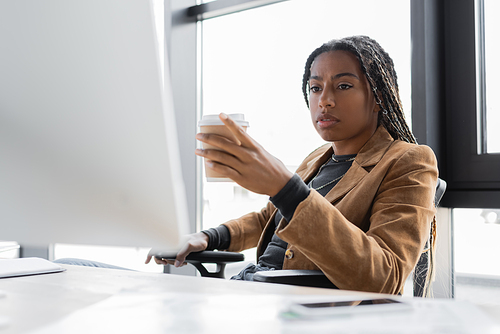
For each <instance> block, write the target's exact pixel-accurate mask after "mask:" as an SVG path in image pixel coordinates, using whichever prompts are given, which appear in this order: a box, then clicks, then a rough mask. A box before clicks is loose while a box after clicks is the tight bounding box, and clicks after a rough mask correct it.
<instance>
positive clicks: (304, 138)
mask: <svg viewBox="0 0 500 334" xmlns="http://www.w3.org/2000/svg"><path fill="white" fill-rule="evenodd" d="M386 8H391V19H390V20H383V19H381V17H384V15H385V14H384V11H385V10H386ZM339 13H355V15H339ZM394 27H397V29H394ZM358 34H363V35H369V36H370V37H372V38H374V39H376V40H377V41H378V42H379V43H380V44H381V45H382V46H383V47H384V48H385V49H386V51H387V52H388V53H389V54H390V55H391V57H392V58H393V59H394V62H395V66H396V71H397V73H398V79H399V87H400V93H401V97H402V101H403V105H404V108H405V112H406V118H407V120H408V122H409V123H410V121H411V116H410V112H411V96H410V94H411V88H410V86H411V73H410V70H411V43H410V1H400V0H384V1H378V2H373V1H354V2H353V1H351V2H346V1H331V0H327V1H325V0H293V1H284V2H280V3H277V4H273V5H268V6H263V7H259V8H255V9H251V10H246V11H242V12H237V13H233V14H229V15H225V16H220V17H215V18H211V19H206V20H203V21H202V43H201V44H202V46H203V49H202V92H203V96H202V101H203V102H202V111H203V114H218V113H220V112H225V113H244V114H245V115H246V118H247V120H249V121H250V128H249V129H248V132H249V134H250V135H251V136H252V137H253V138H254V139H256V140H257V141H258V142H259V143H260V144H262V145H263V147H264V148H266V149H267V150H268V151H269V152H270V153H271V154H273V155H274V156H276V157H277V158H279V159H280V160H281V161H283V163H284V164H285V165H286V166H287V167H288V168H289V170H291V171H295V169H296V168H297V167H298V165H299V164H300V163H301V161H302V160H303V159H304V158H305V157H306V156H307V155H308V154H309V153H310V152H312V151H313V150H314V149H315V148H317V147H319V146H321V145H323V144H324V142H323V141H322V140H321V138H320V137H319V135H318V134H317V133H316V131H315V130H314V128H313V126H312V124H311V120H310V116H309V111H308V109H307V107H306V104H305V102H304V98H303V96H302V90H301V87H302V86H301V85H302V74H303V70H304V64H305V62H306V59H307V57H308V56H309V54H310V53H311V52H312V51H313V50H314V49H315V48H316V47H319V46H320V45H321V44H322V43H324V42H326V41H328V40H330V39H334V38H342V37H345V36H350V35H358ZM203 180H204V179H203ZM202 186H203V206H202V207H203V212H202V220H203V224H202V228H203V229H206V228H209V227H215V226H218V225H219V224H221V223H223V222H225V221H227V220H229V219H232V218H237V217H240V216H241V215H243V214H245V213H248V212H251V211H258V210H260V209H261V208H262V207H263V206H264V205H265V203H266V202H267V200H268V197H267V196H260V195H256V194H253V193H250V192H248V191H246V190H245V189H243V188H241V187H239V186H237V185H236V184H235V183H212V182H205V181H203V185H202ZM245 256H246V259H247V260H249V261H253V262H254V261H255V250H249V251H246V252H245ZM228 275H230V274H229V273H226V276H228ZM409 291H411V289H410V290H409Z"/></svg>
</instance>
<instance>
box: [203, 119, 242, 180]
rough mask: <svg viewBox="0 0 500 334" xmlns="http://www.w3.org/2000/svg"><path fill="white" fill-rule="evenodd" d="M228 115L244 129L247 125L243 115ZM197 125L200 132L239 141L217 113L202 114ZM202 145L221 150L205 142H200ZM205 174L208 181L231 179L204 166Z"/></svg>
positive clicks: (206, 147) (238, 142)
mask: <svg viewBox="0 0 500 334" xmlns="http://www.w3.org/2000/svg"><path fill="white" fill-rule="evenodd" d="M228 116H229V117H231V118H232V119H233V120H234V121H235V122H236V123H237V124H238V125H240V126H241V127H242V128H243V129H245V131H246V129H247V128H248V126H249V125H248V121H245V115H243V114H229V115H228ZM198 126H199V127H200V132H201V133H214V134H217V135H219V136H223V137H226V138H228V139H229V140H231V141H233V142H235V143H237V144H238V145H239V144H240V141H239V140H238V139H237V138H236V137H235V136H234V135H233V133H232V132H231V131H230V130H229V129H228V128H227V127H226V126H225V125H224V123H222V121H221V120H220V118H219V115H204V116H203V118H202V119H201V120H200V121H199V122H198ZM202 146H203V149H215V150H219V151H223V150H221V149H220V148H219V147H215V146H212V145H208V144H206V143H202ZM205 175H206V177H207V181H208V182H232V180H231V179H228V178H226V177H224V176H222V175H220V174H219V173H216V172H214V171H213V170H211V169H208V168H205Z"/></svg>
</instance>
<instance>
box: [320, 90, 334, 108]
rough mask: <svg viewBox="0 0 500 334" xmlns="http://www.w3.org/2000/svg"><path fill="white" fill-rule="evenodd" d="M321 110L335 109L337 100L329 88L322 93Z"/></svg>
mask: <svg viewBox="0 0 500 334" xmlns="http://www.w3.org/2000/svg"><path fill="white" fill-rule="evenodd" d="M319 106H320V108H333V107H335V98H334V96H333V91H332V90H331V89H329V88H324V89H323V90H322V91H321V96H320V98H319Z"/></svg>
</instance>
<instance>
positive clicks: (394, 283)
mask: <svg viewBox="0 0 500 334" xmlns="http://www.w3.org/2000/svg"><path fill="white" fill-rule="evenodd" d="M302 86H303V93H304V98H305V101H306V104H307V105H308V107H309V109H310V112H311V119H312V122H313V125H314V127H315V129H316V130H317V132H318V133H319V135H320V136H321V137H322V138H323V139H324V140H325V141H327V142H329V143H328V144H326V145H324V146H322V147H320V148H319V149H317V150H315V151H314V152H312V153H311V154H310V155H309V156H308V157H307V158H306V159H305V160H304V162H303V163H302V164H301V165H300V166H299V168H298V169H297V171H296V173H295V174H292V173H291V172H289V171H288V170H287V169H286V167H285V166H284V165H283V164H282V163H281V162H280V161H279V160H277V159H276V158H274V157H273V156H271V155H270V154H269V153H268V152H266V151H265V150H264V149H263V148H262V147H261V146H260V145H259V144H258V143H256V142H255V141H254V140H253V139H252V138H251V137H250V136H248V135H247V134H246V133H245V131H244V130H243V129H241V128H240V127H239V126H238V125H237V124H236V123H234V122H233V121H232V120H231V119H230V118H229V117H227V116H226V115H223V114H221V115H220V118H221V120H222V121H223V122H224V124H225V125H226V126H227V127H228V128H229V129H230V130H231V131H232V132H233V133H234V134H235V135H236V137H237V138H238V139H239V140H240V141H241V145H237V144H235V143H233V142H231V141H228V140H226V139H225V138H223V137H220V136H217V135H211V134H198V135H197V139H198V140H200V141H202V142H205V143H208V144H211V145H214V146H217V147H220V148H221V149H223V150H225V151H226V152H228V153H224V152H222V151H218V150H202V149H198V150H196V154H197V155H199V156H201V157H204V158H205V159H206V160H207V162H206V168H210V169H213V170H214V171H216V172H218V173H221V174H223V175H225V176H227V177H229V178H231V179H232V180H234V181H235V182H237V183H238V184H240V185H241V186H243V187H244V188H246V189H248V190H250V191H253V192H256V193H259V194H267V195H269V196H270V201H269V204H268V205H267V206H266V207H265V208H264V209H262V210H261V211H260V212H259V213H250V214H247V215H245V216H243V217H241V218H239V219H236V220H231V221H229V222H226V223H224V224H223V225H221V226H219V227H217V228H216V229H210V230H207V231H203V232H200V233H196V234H193V235H191V236H190V238H189V241H188V242H187V243H186V244H185V245H184V247H183V248H182V249H181V250H180V251H179V253H178V255H177V258H176V260H175V262H173V264H175V266H180V265H183V264H184V260H185V258H186V256H187V255H188V254H189V253H190V252H194V251H201V250H205V249H222V250H228V251H241V250H244V249H248V248H251V247H255V246H257V253H258V259H259V261H258V263H257V265H251V266H249V267H247V268H245V269H244V270H243V271H242V272H241V273H240V274H239V275H237V276H236V277H235V279H245V280H251V279H252V276H253V273H254V272H256V271H259V270H272V269H316V270H317V269H320V270H322V271H323V272H324V273H325V275H326V276H327V277H328V279H329V280H330V281H331V282H332V283H333V284H334V285H335V286H337V287H338V288H340V289H348V290H359V291H372V292H382V293H391V294H397V293H400V292H401V291H402V289H403V287H404V283H405V280H406V279H407V277H408V275H409V274H410V273H411V271H412V270H413V268H414V266H415V264H416V263H417V260H418V258H419V257H420V254H421V252H422V250H423V248H424V245H425V242H426V241H427V239H428V236H429V230H430V222H431V221H432V220H433V216H434V214H435V209H434V204H433V197H434V189H435V186H436V182H437V176H438V170H437V164H436V159H435V156H434V154H433V152H432V150H431V149H430V148H428V147H426V146H421V145H416V142H415V139H414V137H413V135H412V133H411V131H410V130H409V128H408V125H407V124H406V121H405V119H404V114H403V111H402V106H401V101H400V98H399V92H398V85H397V77H396V73H395V71H394V65H393V62H392V59H391V58H390V57H389V55H388V54H387V53H386V52H385V51H384V50H383V49H382V47H380V45H379V44H378V43H377V42H376V41H374V40H372V39H370V38H368V37H365V36H354V37H348V38H344V39H341V40H333V41H330V42H328V43H326V44H324V45H322V46H321V47H319V48H318V49H316V50H314V51H313V53H312V54H311V55H310V56H309V58H308V60H307V62H306V66H305V72H304V77H303V85H302ZM149 260H150V258H148V260H147V261H148V262H149ZM155 260H156V262H157V263H161V264H164V263H170V264H172V261H162V260H159V259H155Z"/></svg>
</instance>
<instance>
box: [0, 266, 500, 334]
mask: <svg viewBox="0 0 500 334" xmlns="http://www.w3.org/2000/svg"><path fill="white" fill-rule="evenodd" d="M64 267H66V268H67V271H65V272H63V273H57V274H46V275H37V276H26V277H17V278H8V279H1V280H0V290H3V291H5V292H6V296H5V297H3V298H0V316H5V317H7V318H8V319H9V325H8V326H7V327H5V328H3V329H1V330H0V333H6V334H7V333H29V332H35V333H68V332H71V333H101V332H102V333H104V332H107V333H109V332H121V333H136V332H148V333H164V332H169V333H225V332H238V333H256V332H259V333H267V332H269V333H279V332H286V333H303V332H304V331H307V332H310V330H311V329H314V332H317V333H320V332H323V331H325V332H326V331H327V329H330V330H331V328H332V327H331V326H332V325H335V328H337V329H342V328H344V329H345V328H349V329H350V330H349V332H351V333H353V332H364V330H366V329H367V328H368V329H370V333H374V332H377V330H380V332H381V333H387V331H388V329H391V330H393V329H394V330H398V332H399V333H403V332H407V333H414V332H415V333H417V332H418V333H427V332H428V333H433V332H435V329H436V328H438V327H439V328H441V329H443V328H445V329H450V330H452V331H451V332H453V329H455V328H456V329H460V333H468V331H464V329H465V330H466V329H467V328H469V327H470V328H471V329H472V328H474V329H475V330H476V331H475V332H473V331H471V333H478V332H477V329H478V328H477V326H483V327H484V328H485V330H490V329H493V328H495V323H494V322H492V321H491V319H490V318H489V317H488V316H486V315H485V314H484V313H482V312H481V311H480V310H479V309H477V308H475V307H474V306H473V305H469V304H464V303H456V302H452V301H432V300H431V301H427V300H422V299H419V300H418V303H417V304H415V305H416V308H415V309H416V310H417V311H412V312H411V313H408V314H403V313H401V314H399V315H395V314H390V315H388V314H382V315H381V314H378V315H372V314H370V315H363V316H362V318H359V317H360V316H350V317H336V318H328V319H320V320H318V319H316V320H314V321H313V320H311V319H305V320H304V319H289V318H286V317H285V318H284V317H282V316H280V314H281V311H282V310H283V309H284V307H285V306H286V305H287V304H288V303H289V302H290V300H291V299H294V300H295V299H305V298H307V299H309V298H325V297H328V296H331V297H329V298H337V297H338V296H347V295H349V296H353V295H357V296H365V297H370V296H372V297H373V296H378V297H380V295H376V294H363V293H359V292H350V291H339V290H329V289H316V288H304V287H294V286H285V285H277V284H264V283H254V282H237V281H227V280H219V279H210V278H200V277H187V276H178V275H166V274H149V273H139V272H133V271H122V270H112V269H100V268H85V267H77V266H64ZM412 302H414V301H412ZM443 310H444V311H443ZM441 311H442V313H443V314H440V312H441ZM426 312H427V313H428V314H427V313H426ZM431 315H432V316H431ZM422 316H425V317H427V320H426V321H425V322H424V321H422V319H420V318H421V317H422ZM443 317H444V318H443ZM360 320H363V321H360ZM457 320H459V321H458V323H457ZM460 321H461V322H460ZM409 325H411V326H409ZM353 326H354V327H353ZM366 326H370V327H366ZM388 326H389V327H390V328H389V327H388ZM456 326H459V327H456ZM354 328H356V329H355V330H354ZM375 328H376V330H375ZM484 333H486V332H484Z"/></svg>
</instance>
